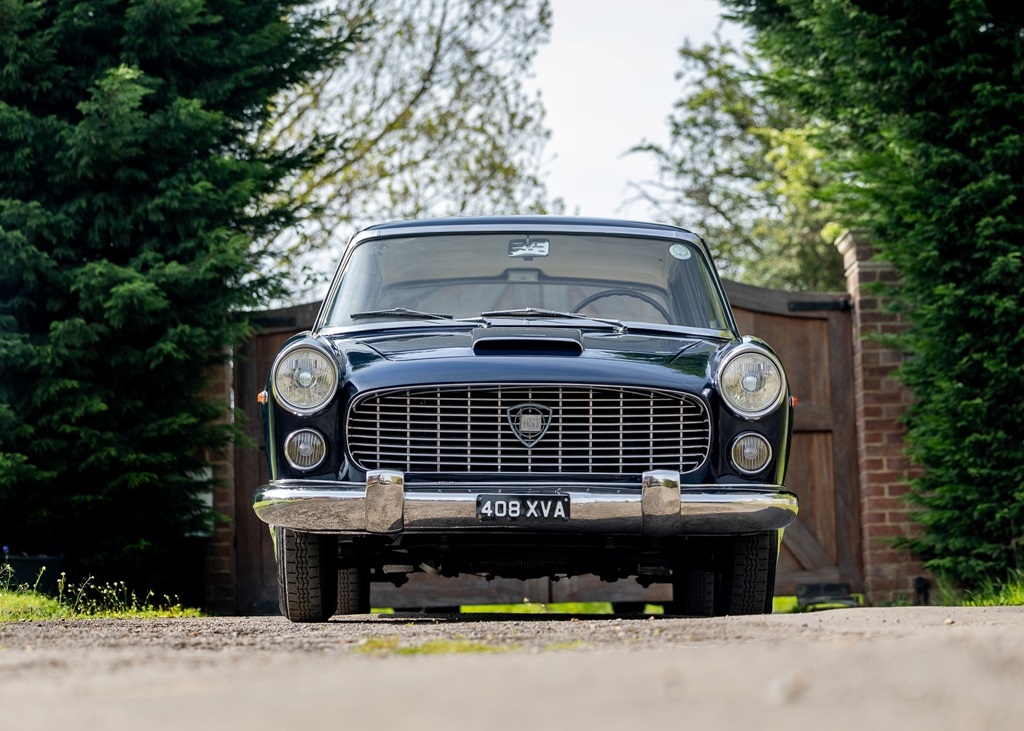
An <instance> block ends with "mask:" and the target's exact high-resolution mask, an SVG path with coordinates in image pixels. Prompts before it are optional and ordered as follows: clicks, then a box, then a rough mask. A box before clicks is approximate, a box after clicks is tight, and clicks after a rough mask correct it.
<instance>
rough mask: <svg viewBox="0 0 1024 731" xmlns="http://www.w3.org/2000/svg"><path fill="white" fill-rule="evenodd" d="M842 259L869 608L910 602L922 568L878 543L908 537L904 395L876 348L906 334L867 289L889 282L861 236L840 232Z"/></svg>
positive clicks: (891, 357) (891, 352)
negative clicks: (849, 305) (884, 338)
mask: <svg viewBox="0 0 1024 731" xmlns="http://www.w3.org/2000/svg"><path fill="white" fill-rule="evenodd" d="M836 246H837V247H838V248H839V252H840V253H841V254H842V256H843V263H844V266H845V269H846V284H847V288H848V290H849V292H850V295H851V297H852V299H853V359H854V394H855V399H856V418H857V463H858V471H859V477H860V509H861V530H862V539H863V540H862V551H863V564H864V591H865V595H866V600H867V602H868V603H869V604H876V605H877V604H885V603H889V602H898V601H904V600H906V601H912V600H913V598H914V579H915V578H916V577H918V576H925V572H924V567H923V566H922V563H921V561H920V560H918V559H917V558H916V557H915V556H913V555H912V554H911V553H909V552H907V551H903V550H897V549H895V548H893V547H892V546H891V545H890V544H889V543H888V542H887V540H886V539H889V538H892V537H894V536H909V535H914V533H915V531H917V530H918V528H917V526H916V525H914V524H912V523H911V522H910V520H909V517H908V504H907V502H906V500H905V496H906V494H907V492H908V489H909V488H908V480H909V479H910V478H911V477H912V476H913V474H914V470H915V469H916V468H915V467H912V465H911V464H910V461H909V460H908V459H907V457H906V455H905V448H904V444H903V438H904V435H905V429H904V428H903V427H902V426H901V425H900V423H899V418H900V416H902V415H903V412H904V411H905V410H906V408H907V405H908V404H909V403H910V393H909V392H908V391H907V389H906V388H904V387H903V385H902V384H901V383H900V382H899V381H898V380H897V379H896V378H895V377H893V374H892V372H893V370H894V369H895V368H896V367H897V366H899V364H900V363H901V360H902V356H901V354H900V352H899V351H897V350H895V349H893V348H890V347H887V346H885V345H884V344H883V343H881V342H880V341H879V336H881V335H891V334H895V333H898V332H900V331H901V330H903V329H904V328H905V327H906V320H905V318H904V317H903V316H902V315H900V314H897V313H894V312H889V311H887V309H886V305H887V302H886V301H885V299H884V298H882V297H880V296H879V295H878V293H877V292H874V291H873V290H872V285H873V284H874V283H875V282H895V281H897V280H898V277H897V274H896V271H895V270H894V269H893V267H892V265H890V264H888V263H887V262H883V261H878V260H876V259H874V258H873V257H874V253H875V252H874V248H873V247H872V245H871V243H870V241H869V240H868V239H867V237H866V236H865V234H863V233H862V232H857V231H847V232H846V233H845V234H843V236H842V237H841V238H840V239H839V241H838V242H837V243H836Z"/></svg>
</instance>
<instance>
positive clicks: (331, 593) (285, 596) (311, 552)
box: [274, 527, 338, 622]
mask: <svg viewBox="0 0 1024 731" xmlns="http://www.w3.org/2000/svg"><path fill="white" fill-rule="evenodd" d="M274 538H275V549H276V550H275V552H276V554H277V588H278V603H279V605H280V608H281V614H283V615H284V616H285V617H287V618H288V619H289V620H291V621H292V622H325V621H327V620H328V619H330V618H331V616H332V615H333V614H334V612H335V610H336V608H337V603H338V588H337V587H338V569H337V556H336V554H337V540H336V539H334V538H331V537H329V536H320V535H316V534H315V533H302V532H299V531H294V530H291V529H289V528H279V527H275V528H274Z"/></svg>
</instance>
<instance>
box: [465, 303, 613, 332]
mask: <svg viewBox="0 0 1024 731" xmlns="http://www.w3.org/2000/svg"><path fill="white" fill-rule="evenodd" d="M480 317H545V318H560V317H561V318H568V319H570V320H589V321H591V322H600V323H603V324H605V325H611V326H612V327H613V328H615V331H616V332H618V333H620V334H622V333H625V332H626V326H625V324H624V323H622V322H619V321H618V320H609V319H606V318H603V317H590V316H589V315H584V314H582V313H579V312H558V311H557V310H544V309H541V308H539V307H520V308H519V309H515V310H493V311H491V312H481V313H480Z"/></svg>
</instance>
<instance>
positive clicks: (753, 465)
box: [729, 433, 772, 475]
mask: <svg viewBox="0 0 1024 731" xmlns="http://www.w3.org/2000/svg"><path fill="white" fill-rule="evenodd" d="M729 456H730V457H731V458H732V466H733V467H735V468H736V469H737V470H738V471H739V472H743V473H744V474H748V475H751V474H754V473H755V472H760V471H761V470H763V469H764V467H765V465H767V464H768V460H770V459H771V458H772V447H771V445H770V444H768V440H767V439H765V438H764V437H763V436H761V435H760V434H750V433H748V434H741V435H740V436H738V437H736V441H734V442H733V443H732V449H731V450H730V451H729Z"/></svg>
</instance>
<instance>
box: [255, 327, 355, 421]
mask: <svg viewBox="0 0 1024 731" xmlns="http://www.w3.org/2000/svg"><path fill="white" fill-rule="evenodd" d="M270 386H271V388H272V389H273V391H274V398H275V399H276V400H277V402H278V403H279V404H281V406H282V407H283V408H285V409H287V410H288V411H290V412H291V413H293V414H295V415H297V416H309V415H310V414H315V413H316V412H318V411H320V410H321V409H323V408H324V406H326V405H327V404H328V403H330V401H331V399H332V398H334V394H335V393H336V392H337V390H338V361H337V360H336V359H335V358H334V356H333V355H331V353H330V352H329V351H328V350H327V349H326V348H324V347H322V346H320V345H318V344H316V343H314V342H312V341H309V340H302V341H300V342H298V343H295V344H294V345H292V346H291V347H288V348H285V349H284V350H282V351H281V352H280V353H278V355H277V358H275V359H274V365H273V366H272V367H271V369H270Z"/></svg>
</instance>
